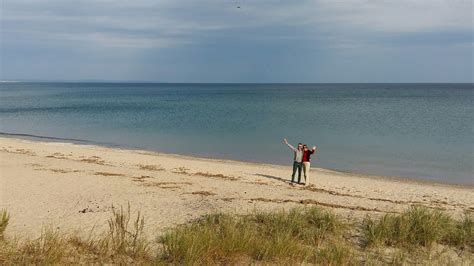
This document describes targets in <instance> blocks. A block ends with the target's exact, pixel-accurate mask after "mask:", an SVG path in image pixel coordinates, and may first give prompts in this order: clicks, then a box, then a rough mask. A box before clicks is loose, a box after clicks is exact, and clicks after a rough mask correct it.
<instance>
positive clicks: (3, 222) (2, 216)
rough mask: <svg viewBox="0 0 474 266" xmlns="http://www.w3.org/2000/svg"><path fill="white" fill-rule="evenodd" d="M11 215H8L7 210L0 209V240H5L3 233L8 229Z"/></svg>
mask: <svg viewBox="0 0 474 266" xmlns="http://www.w3.org/2000/svg"><path fill="white" fill-rule="evenodd" d="M9 220H10V216H9V215H8V212H7V210H3V209H2V210H0V241H1V240H3V233H4V232H5V229H7V226H8V221H9Z"/></svg>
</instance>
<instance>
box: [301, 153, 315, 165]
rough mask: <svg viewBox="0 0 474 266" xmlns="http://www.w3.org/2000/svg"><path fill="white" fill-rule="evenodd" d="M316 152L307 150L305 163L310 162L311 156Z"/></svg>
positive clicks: (304, 156) (304, 158) (304, 157)
mask: <svg viewBox="0 0 474 266" xmlns="http://www.w3.org/2000/svg"><path fill="white" fill-rule="evenodd" d="M314 151H315V150H307V151H303V160H302V161H303V162H309V161H311V154H313V153H314Z"/></svg>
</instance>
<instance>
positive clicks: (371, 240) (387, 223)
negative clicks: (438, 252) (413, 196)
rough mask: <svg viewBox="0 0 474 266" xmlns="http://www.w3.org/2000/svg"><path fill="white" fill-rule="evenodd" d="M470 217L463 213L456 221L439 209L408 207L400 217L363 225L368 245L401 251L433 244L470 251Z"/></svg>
mask: <svg viewBox="0 0 474 266" xmlns="http://www.w3.org/2000/svg"><path fill="white" fill-rule="evenodd" d="M472 229H473V221H472V217H470V216H469V215H468V214H465V216H464V218H463V219H462V220H461V221H456V220H454V219H453V218H451V217H450V216H448V215H447V214H445V213H443V212H441V211H439V210H431V209H428V208H424V207H416V206H415V207H411V208H410V209H409V210H407V211H406V212H404V213H402V214H400V215H392V214H387V215H385V216H383V217H382V218H380V219H378V220H375V219H372V218H370V217H367V218H366V219H365V220H364V222H363V230H364V240H365V243H366V245H367V246H369V247H371V246H381V245H384V246H395V247H404V248H413V247H425V248H430V247H431V246H432V245H433V244H434V243H443V244H446V245H451V246H456V247H462V248H463V247H467V246H470V248H472V245H473V230H472Z"/></svg>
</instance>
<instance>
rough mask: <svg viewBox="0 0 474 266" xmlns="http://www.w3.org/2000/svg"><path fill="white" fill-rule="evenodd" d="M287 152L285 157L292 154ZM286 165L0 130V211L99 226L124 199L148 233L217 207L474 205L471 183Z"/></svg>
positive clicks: (20, 222)
mask: <svg viewBox="0 0 474 266" xmlns="http://www.w3.org/2000/svg"><path fill="white" fill-rule="evenodd" d="M289 157H290V156H289ZM290 163H291V158H289V166H279V165H270V164H257V163H247V162H238V161H228V160H215V159H203V158H196V157H188V156H181V155H173V154H161V153H154V152H149V151H140V150H125V149H117V148H107V147H101V146H93V145H78V144H71V143H59V142H43V141H31V140H23V139H14V138H4V137H2V138H0V185H1V189H0V209H7V210H8V212H9V213H10V215H11V220H10V224H9V227H8V229H7V232H6V233H7V234H12V235H28V236H36V235H38V234H40V232H41V229H42V228H43V227H45V226H55V227H56V228H58V229H59V230H61V231H69V230H81V231H82V232H89V231H90V230H91V228H93V227H94V228H95V229H94V230H98V231H100V230H102V229H103V227H104V226H105V225H106V220H107V218H108V217H109V216H110V211H111V208H112V206H121V205H122V206H126V205H127V204H128V203H129V204H130V206H131V208H132V211H140V212H141V213H142V214H143V215H144V216H145V218H146V221H147V222H146V225H145V231H146V232H148V233H152V234H154V235H158V234H160V233H161V232H163V231H164V230H166V229H167V228H171V227H173V226H175V225H177V224H183V223H186V222H189V221H191V220H193V219H196V218H198V217H200V216H201V215H203V214H207V213H214V212H230V213H249V212H252V211H253V210H256V209H258V210H268V211H271V210H276V209H289V208H292V207H296V206H308V205H311V206H312V205H317V206H321V207H324V208H330V209H333V210H334V211H336V212H337V213H338V214H340V215H341V216H343V217H346V218H347V219H356V220H360V219H362V218H364V217H365V216H366V215H374V216H375V215H381V214H386V213H399V212H402V211H404V210H406V209H407V208H408V207H409V206H411V205H416V204H418V205H423V206H427V207H429V208H436V209H441V210H445V211H446V212H448V213H450V214H452V215H454V216H455V217H458V216H460V215H461V214H463V213H464V212H473V211H474V188H473V187H472V186H457V185H448V184H437V183H428V182H416V181H410V180H406V179H397V178H386V177H380V176H367V175H359V174H353V173H343V172H337V171H332V170H326V169H321V168H317V161H316V162H314V163H313V166H316V167H313V168H312V169H311V176H310V178H311V179H310V180H311V183H312V185H311V186H309V187H303V186H300V185H291V184H290V183H289V179H290V174H291V169H290Z"/></svg>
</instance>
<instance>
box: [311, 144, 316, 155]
mask: <svg viewBox="0 0 474 266" xmlns="http://www.w3.org/2000/svg"><path fill="white" fill-rule="evenodd" d="M315 151H316V146H313V148H312V149H311V154H313V153H314V152H315Z"/></svg>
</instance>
